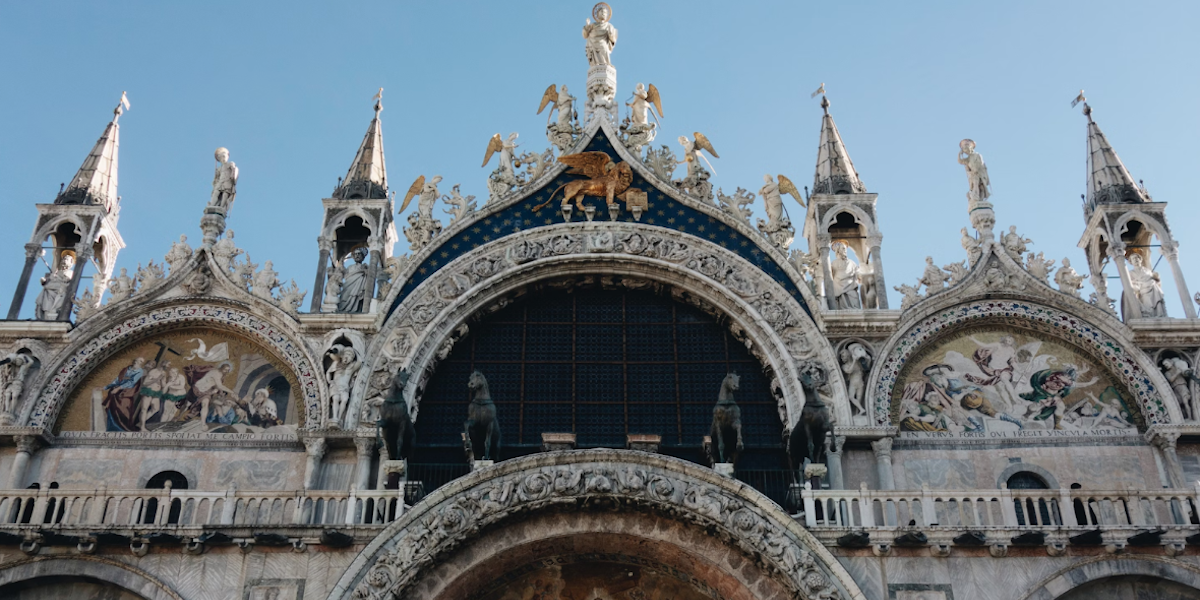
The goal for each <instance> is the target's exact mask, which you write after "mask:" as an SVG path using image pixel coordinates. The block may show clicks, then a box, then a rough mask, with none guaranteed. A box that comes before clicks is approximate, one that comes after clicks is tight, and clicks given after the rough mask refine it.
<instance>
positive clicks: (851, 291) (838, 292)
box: [829, 242, 862, 309]
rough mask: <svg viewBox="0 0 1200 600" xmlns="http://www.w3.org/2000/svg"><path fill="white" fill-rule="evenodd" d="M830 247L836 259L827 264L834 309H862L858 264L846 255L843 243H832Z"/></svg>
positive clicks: (845, 247)
mask: <svg viewBox="0 0 1200 600" xmlns="http://www.w3.org/2000/svg"><path fill="white" fill-rule="evenodd" d="M832 247H833V254H834V256H836V258H835V259H834V260H833V262H831V263H830V264H829V270H830V272H831V274H832V275H833V281H832V282H831V283H832V285H831V286H830V287H831V288H832V292H833V300H834V303H835V307H836V308H838V309H858V308H862V299H861V298H859V295H858V275H859V273H858V263H856V262H854V260H853V259H851V258H850V257H848V256H847V255H846V250H847V246H846V243H845V242H834V243H833V246H832Z"/></svg>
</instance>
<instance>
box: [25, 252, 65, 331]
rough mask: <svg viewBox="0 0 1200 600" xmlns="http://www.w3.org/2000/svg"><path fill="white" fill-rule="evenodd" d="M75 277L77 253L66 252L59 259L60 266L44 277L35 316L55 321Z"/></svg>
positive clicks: (34, 308)
mask: <svg viewBox="0 0 1200 600" xmlns="http://www.w3.org/2000/svg"><path fill="white" fill-rule="evenodd" d="M74 277H75V255H74V254H66V253H64V254H63V255H62V258H60V259H58V268H57V269H55V270H53V271H50V272H49V273H46V276H45V277H43V278H42V280H41V281H42V291H41V292H39V293H38V296H37V300H36V301H35V302H34V305H33V316H34V318H35V319H38V320H39V321H54V320H57V319H58V313H59V311H61V310H62V308H63V301H64V300H65V299H66V297H67V288H69V287H71V279H72V278H74Z"/></svg>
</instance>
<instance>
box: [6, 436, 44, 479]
mask: <svg viewBox="0 0 1200 600" xmlns="http://www.w3.org/2000/svg"><path fill="white" fill-rule="evenodd" d="M16 442H17V455H16V457H15V458H13V464H12V471H11V472H9V475H8V489H10V490H19V489H24V487H25V476H26V475H27V474H28V473H26V471H28V470H29V459H30V458H31V457H32V456H33V452H34V451H35V450H37V446H38V440H37V438H36V437H34V436H32V435H18V436H17V438H16Z"/></svg>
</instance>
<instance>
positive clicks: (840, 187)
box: [813, 84, 867, 194]
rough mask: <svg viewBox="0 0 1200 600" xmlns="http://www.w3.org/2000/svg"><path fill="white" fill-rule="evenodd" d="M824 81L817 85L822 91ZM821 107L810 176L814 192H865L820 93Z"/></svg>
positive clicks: (823, 97)
mask: <svg viewBox="0 0 1200 600" xmlns="http://www.w3.org/2000/svg"><path fill="white" fill-rule="evenodd" d="M824 87H825V84H821V88H822V89H821V90H819V91H823V90H824ZM821 108H822V109H824V110H825V116H824V117H822V119H821V145H820V146H819V147H818V148H817V172H816V175H814V176H813V193H814V194H861V193H865V192H866V191H867V188H866V186H864V185H863V183H862V181H861V180H860V179H859V178H858V172H857V171H855V170H854V163H853V162H851V161H850V154H849V153H847V152H846V145H845V144H843V143H842V134H840V133H838V128H837V124H836V123H834V122H833V115H830V114H829V99H828V98H827V97H825V96H824V95H822V96H821Z"/></svg>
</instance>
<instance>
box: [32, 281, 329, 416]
mask: <svg viewBox="0 0 1200 600" xmlns="http://www.w3.org/2000/svg"><path fill="white" fill-rule="evenodd" d="M180 300H181V299H174V300H168V301H165V302H159V303H157V305H155V304H150V305H149V306H146V305H142V306H140V307H139V312H136V313H133V314H130V315H128V316H117V318H114V319H111V320H109V321H108V322H107V323H106V324H105V326H99V324H98V323H87V325H88V327H84V328H81V329H77V330H76V331H77V332H80V333H82V334H83V335H81V336H80V338H79V339H77V340H74V341H72V343H71V344H70V345H68V346H67V347H66V348H64V349H63V350H62V351H61V352H59V354H58V355H57V356H55V357H54V358H52V359H50V360H49V361H47V362H46V363H44V364H45V365H46V366H47V367H48V368H43V370H42V372H41V373H40V374H39V378H40V381H37V382H35V389H39V390H40V392H41V393H40V394H39V395H38V396H37V399H36V400H35V401H33V402H32V403H27V406H26V408H24V409H23V411H22V415H21V419H20V422H22V423H24V424H25V425H27V426H30V427H43V428H46V429H50V428H52V427H53V426H54V423H55V422H56V421H57V420H58V417H59V413H60V411H61V410H62V407H63V406H64V405H65V403H66V401H67V396H68V394H70V393H71V391H72V390H74V388H75V386H77V385H78V384H79V383H80V382H81V381H83V379H84V378H85V377H86V376H87V375H88V374H89V373H90V372H91V371H92V369H94V368H96V367H97V366H99V365H100V364H101V363H102V362H103V361H104V360H105V359H107V358H108V357H110V356H112V355H113V354H116V353H117V352H119V351H120V350H122V349H124V348H126V347H128V346H129V344H131V343H133V342H136V341H137V340H140V339H143V338H145V337H146V336H149V335H153V334H155V333H158V332H161V331H167V330H170V329H177V328H183V327H208V328H214V329H222V330H226V331H231V332H234V333H238V334H241V335H245V336H246V337H248V338H249V339H251V340H254V341H256V342H259V343H261V344H262V345H263V346H265V347H266V348H268V349H270V350H271V351H272V352H274V353H275V355H276V357H277V358H278V359H279V360H281V361H282V362H283V363H284V364H286V365H287V366H288V368H290V369H291V370H292V372H293V373H294V374H295V375H296V380H297V381H298V382H299V383H300V389H299V390H297V393H298V396H299V397H300V398H301V399H302V401H303V403H304V414H305V428H312V427H314V424H317V423H320V421H321V419H320V415H321V398H323V397H324V396H325V393H326V392H325V381H324V379H323V378H322V377H320V376H319V373H318V371H317V369H316V367H315V365H318V364H319V362H318V361H317V360H315V359H314V358H313V357H312V356H311V352H310V350H309V349H308V347H307V346H306V345H305V344H304V343H303V342H302V341H301V340H300V338H299V336H297V335H295V333H294V332H293V331H291V328H290V327H286V326H284V325H280V324H279V323H277V322H274V321H273V320H272V319H269V318H264V317H263V316H261V315H260V314H258V312H259V311H255V310H253V309H251V308H249V307H247V306H244V305H240V304H234V303H228V304H225V303H217V302H212V301H211V300H205V299H200V298H195V297H192V298H186V299H182V300H183V301H180ZM94 318H96V317H94Z"/></svg>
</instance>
